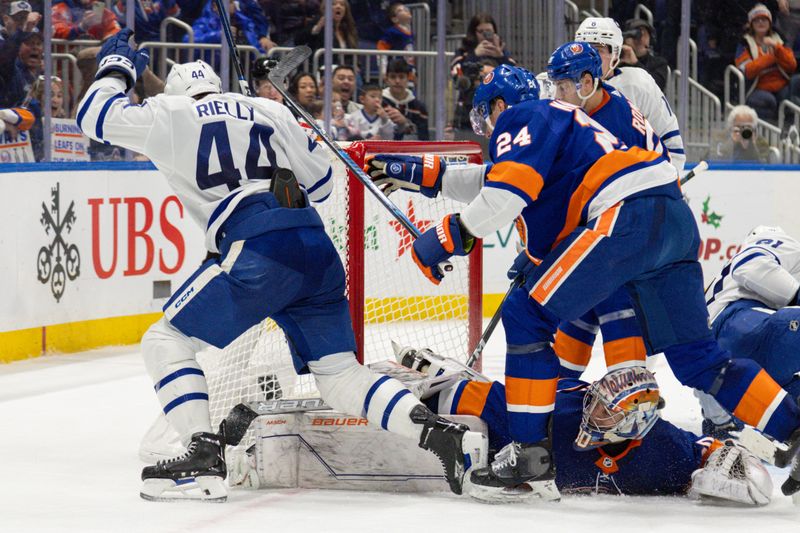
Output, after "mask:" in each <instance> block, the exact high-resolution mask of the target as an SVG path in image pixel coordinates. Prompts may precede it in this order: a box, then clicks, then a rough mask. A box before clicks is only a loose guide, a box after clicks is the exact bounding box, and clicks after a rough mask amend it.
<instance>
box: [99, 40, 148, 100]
mask: <svg viewBox="0 0 800 533" xmlns="http://www.w3.org/2000/svg"><path fill="white" fill-rule="evenodd" d="M131 35H133V31H132V30H130V29H127V28H126V29H124V30H120V31H119V32H118V33H117V34H116V35H114V36H113V37H111V38H110V39H109V40H107V41H106V42H105V43H104V44H103V47H102V48H101V49H100V53H98V54H97V74H96V75H95V77H94V79H96V80H99V79H100V78H102V77H104V76H107V75H109V74H110V73H112V72H119V73H120V74H122V75H123V76H125V82H126V84H127V87H128V88H127V90H128V91H130V90H131V88H132V87H133V84H134V83H136V80H137V78H138V77H139V76H141V75H142V72H144V69H146V68H147V65H148V63H150V52H149V51H148V50H147V48H142V49H141V50H134V49H133V48H132V47H131V45H130V44H128V40H129V39H130V38H131Z"/></svg>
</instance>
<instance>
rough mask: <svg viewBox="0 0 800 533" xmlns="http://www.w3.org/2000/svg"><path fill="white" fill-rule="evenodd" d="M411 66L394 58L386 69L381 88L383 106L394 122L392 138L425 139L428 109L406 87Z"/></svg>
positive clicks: (426, 136)
mask: <svg viewBox="0 0 800 533" xmlns="http://www.w3.org/2000/svg"><path fill="white" fill-rule="evenodd" d="M410 73H411V67H410V66H409V65H408V63H406V62H405V61H404V60H403V59H402V58H398V59H394V60H392V61H391V62H390V63H389V66H388V68H387V69H386V85H387V87H386V88H385V89H384V90H383V102H382V105H383V108H384V110H386V115H387V116H388V117H389V120H391V121H392V122H394V125H395V130H394V139H395V140H396V141H400V140H414V139H417V140H421V141H427V140H428V139H429V138H430V137H429V133H428V109H427V108H426V107H425V104H424V103H422V101H420V100H419V99H418V98H417V97H416V96H414V93H413V92H412V91H411V90H410V89H409V88H408V76H409V74H410Z"/></svg>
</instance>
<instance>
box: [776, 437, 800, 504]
mask: <svg viewBox="0 0 800 533" xmlns="http://www.w3.org/2000/svg"><path fill="white" fill-rule="evenodd" d="M786 443H787V444H788V445H789V449H787V450H783V449H781V448H778V449H777V450H776V452H775V466H777V467H779V468H784V467H787V466H788V467H790V470H789V477H788V478H787V479H786V481H784V482H783V485H781V492H783V494H784V495H785V496H791V497H792V500H794V502H795V504H800V429H796V430H794V433H792V435H791V437H789V440H788V441H786Z"/></svg>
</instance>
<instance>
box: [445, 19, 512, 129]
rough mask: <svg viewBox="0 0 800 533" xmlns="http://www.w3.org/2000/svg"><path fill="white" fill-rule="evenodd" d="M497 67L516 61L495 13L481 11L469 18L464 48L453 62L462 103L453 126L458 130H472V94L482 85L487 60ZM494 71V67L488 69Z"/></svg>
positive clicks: (457, 110) (454, 74)
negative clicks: (494, 15) (470, 112)
mask: <svg viewBox="0 0 800 533" xmlns="http://www.w3.org/2000/svg"><path fill="white" fill-rule="evenodd" d="M487 60H488V61H491V64H492V65H493V67H494V66H497V65H500V64H502V63H505V64H508V65H515V64H516V61H514V59H513V58H512V57H511V54H510V53H509V51H508V50H506V48H505V43H504V42H503V40H502V39H501V38H500V35H499V34H498V32H497V23H496V22H495V21H494V19H493V18H492V16H491V15H489V14H487V13H478V14H477V15H475V16H474V17H472V19H471V20H470V21H469V25H468V26H467V33H466V35H465V36H464V39H463V40H462V41H461V48H459V49H458V50H457V51H456V57H455V58H454V59H453V62H452V63H450V72H451V74H452V76H453V80H455V82H456V87H457V89H458V103H457V105H456V115H455V118H454V119H453V122H454V124H453V126H454V127H455V128H456V129H466V130H470V131H471V130H472V127H471V126H470V123H469V110H470V109H472V96H473V94H474V93H475V88H476V87H477V86H478V85H480V81H481V76H480V73H481V69H482V68H483V62H484V61H487ZM488 70H489V71H491V69H488Z"/></svg>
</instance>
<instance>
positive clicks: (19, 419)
mask: <svg viewBox="0 0 800 533" xmlns="http://www.w3.org/2000/svg"><path fill="white" fill-rule="evenodd" d="M485 353H486V362H485V364H484V370H485V372H486V373H487V374H489V375H490V376H492V377H500V376H501V375H502V368H503V353H504V349H503V334H502V331H501V330H500V328H498V331H497V332H495V335H494V337H493V338H492V340H491V341H490V343H489V346H488V347H487V349H486V352H485ZM387 355H389V354H387ZM598 355H599V354H598ZM598 360H599V359H598V357H595V358H594V361H595V363H596V362H597V361H598ZM654 363H655V364H654V369H655V371H656V374H657V376H658V379H659V383H660V384H661V388H662V394H663V395H664V397H665V398H666V402H667V407H666V409H665V410H664V413H663V414H664V417H665V418H666V419H668V420H670V421H672V422H674V423H676V424H677V425H679V426H681V427H683V428H685V429H689V430H691V431H695V432H697V431H699V428H700V415H699V407H698V406H697V404H696V401H695V400H694V397H693V396H692V395H691V393H690V391H689V390H688V389H686V388H685V387H682V386H681V385H679V384H678V383H677V381H676V380H675V378H674V377H673V375H672V373H671V372H670V371H669V369H668V368H667V367H666V365H665V364H664V362H663V360H660V359H659V358H656V360H655V361H654ZM590 373H591V377H595V376H598V375H600V373H601V371H600V365H596V364H593V366H591V367H590ZM158 409H159V406H158V403H157V401H156V397H155V394H154V393H153V389H152V384H151V382H150V379H149V377H147V375H146V374H145V371H144V365H143V363H142V361H141V358H140V356H139V353H138V346H130V347H118V348H108V349H103V350H94V351H91V352H85V353H81V354H73V355H60V356H49V357H42V358H37V359H32V360H28V361H22V362H18V363H12V364H9V365H0V428H2V434H3V438H2V439H0V457H2V461H3V467H2V481H0V532H3V533H17V532H28V531H54V532H71V531H80V532H90V531H92V532H94V531H102V532H117V531H137V532H138V531H141V532H145V531H146V532H153V533H161V532H165V533H166V532H192V533H200V532H203V531H209V532H215V533H223V532H229V531H244V532H252V533H256V532H262V531H264V532H267V531H268V532H271V533H282V532H287V533H290V532H320V533H323V532H329V531H347V532H353V531H359V532H360V531H370V532H372V531H375V532H380V533H387V532H393V531H401V532H404V533H439V532H446V531H457V532H465V531H466V532H486V533H504V532H528V531H530V532H534V533H541V532H547V531H559V532H566V531H570V532H581V531H601V532H614V533H616V532H624V531H636V532H639V533H641V532H649V531H669V532H680V533H685V532H689V531H704V532H709V531H720V532H722V531H724V532H739V531H743V532H747V533H766V532H773V531H775V532H777V531H781V532H787V533H788V532H800V507H795V506H794V505H793V504H792V501H791V499H790V498H786V497H784V496H782V495H781V494H780V490H779V487H780V484H781V483H782V482H783V479H784V478H785V474H784V473H782V472H778V471H775V470H772V472H773V473H774V481H775V494H774V500H773V502H772V503H771V504H770V505H768V506H767V507H764V508H760V509H742V508H728V507H710V506H703V505H699V504H697V503H694V502H692V501H689V500H687V499H683V498H663V497H661V498H655V497H654V498H639V497H613V496H596V497H589V496H582V497H569V496H567V497H564V498H563V499H562V500H561V502H559V503H552V504H542V503H539V504H535V505H524V506H523V505H485V504H480V503H478V502H475V501H472V500H470V499H469V498H467V497H457V496H454V495H451V494H446V493H434V494H413V495H409V494H397V495H394V494H378V493H366V492H349V491H322V490H307V489H295V490H272V491H247V490H233V491H231V493H230V495H229V497H228V502H227V503H224V504H209V503H199V502H185V503H184V502H181V503H152V502H146V501H144V500H142V499H140V498H139V487H140V480H139V475H140V472H141V468H142V466H143V463H141V462H140V461H139V458H138V456H137V450H138V446H139V441H140V439H141V437H142V435H143V434H144V432H145V431H146V430H147V428H148V427H149V426H150V423H151V422H152V421H153V419H154V418H155V415H156V414H157V412H158Z"/></svg>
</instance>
